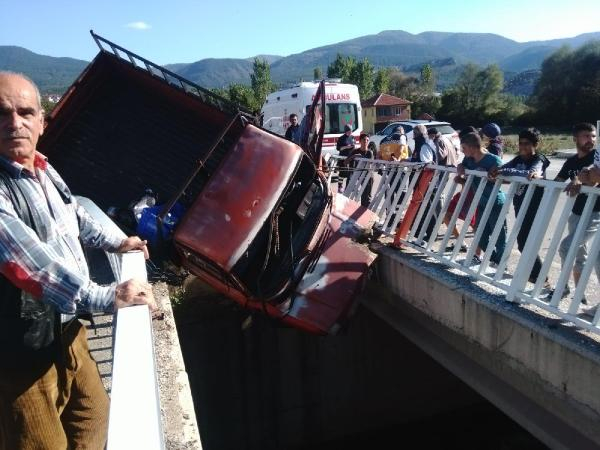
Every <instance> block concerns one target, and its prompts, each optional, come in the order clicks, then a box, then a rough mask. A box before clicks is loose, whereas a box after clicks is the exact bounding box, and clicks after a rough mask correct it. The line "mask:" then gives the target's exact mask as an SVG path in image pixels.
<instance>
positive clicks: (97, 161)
mask: <svg viewBox="0 0 600 450" xmlns="http://www.w3.org/2000/svg"><path fill="white" fill-rule="evenodd" d="M67 100H68V101H67ZM62 108H65V110H64V111H61V109H62ZM59 112H61V114H58V113H59ZM234 117H235V112H233V109H232V110H231V111H222V110H220V109H218V108H216V107H214V106H212V105H210V104H208V103H207V102H203V101H202V100H201V99H200V98H199V97H198V96H195V95H192V94H189V93H187V92H185V91H184V90H182V89H178V88H176V87H175V86H172V85H169V83H167V82H166V81H165V80H163V79H161V78H159V77H157V76H155V75H153V74H151V73H150V72H149V71H147V70H144V69H141V68H138V67H135V66H134V65H132V64H129V63H128V62H126V61H122V60H119V59H118V58H117V57H115V56H113V55H111V54H108V53H104V52H101V53H100V54H99V55H98V56H97V57H96V58H95V59H94V61H92V63H91V64H90V66H88V68H87V69H86V71H85V72H84V73H83V74H82V75H81V77H80V78H79V80H77V82H76V83H75V84H74V85H73V86H72V87H71V89H70V90H69V91H68V93H67V95H66V96H65V97H64V98H63V100H62V101H61V103H60V104H59V105H58V106H57V108H56V109H55V111H54V112H53V114H52V116H51V117H50V120H49V125H48V127H47V129H46V133H45V136H46V137H47V138H46V139H42V140H41V142H40V146H39V147H40V151H42V152H43V153H45V154H46V155H47V156H48V157H49V158H50V161H51V163H52V164H53V165H54V167H56V168H57V170H58V171H59V173H61V175H62V176H63V177H64V178H65V180H66V182H67V183H68V185H69V186H70V187H71V189H72V190H73V191H74V192H76V193H77V194H79V195H83V196H87V197H90V198H93V199H94V200H95V201H96V203H97V204H98V205H99V206H100V207H101V208H103V209H105V210H106V209H107V208H108V207H110V206H117V207H126V206H127V205H128V204H129V203H130V202H132V201H133V200H136V199H137V198H138V197H139V196H141V195H142V194H143V192H144V190H145V189H146V188H151V189H152V190H153V191H154V192H156V193H157V194H158V201H159V202H161V203H162V202H166V201H167V200H169V199H170V198H171V197H172V196H173V195H175V194H176V193H177V191H178V190H179V188H180V187H181V186H182V184H183V183H184V182H185V180H186V179H187V178H188V177H189V175H190V174H191V173H192V172H193V170H194V169H195V167H196V166H197V163H198V160H200V159H202V158H203V157H204V156H206V154H207V152H208V151H209V149H210V148H211V146H212V144H213V141H215V139H217V138H218V136H219V135H220V134H221V132H222V131H223V129H224V128H226V126H227V124H228V123H229V122H230V121H231V120H232V119H233V118H234ZM55 119H56V120H55ZM242 128H243V127H242V124H241V121H240V123H239V124H236V125H234V126H233V127H232V128H231V129H230V131H229V132H228V133H227V135H226V136H225V138H224V139H223V140H222V141H221V143H220V144H219V145H218V146H217V147H216V149H215V151H214V152H213V153H212V154H211V157H210V158H209V159H208V160H207V161H206V162H205V166H204V169H203V170H202V171H201V172H200V174H199V176H197V177H196V178H195V180H194V182H193V183H192V184H191V186H190V189H189V190H188V191H187V192H186V194H187V195H188V196H189V197H191V198H194V197H195V196H196V195H197V193H198V192H199V191H200V190H201V188H202V186H203V184H204V183H205V182H206V180H207V179H208V177H209V176H210V173H212V172H213V171H214V170H215V168H216V167H217V166H218V164H219V163H220V161H221V160H222V158H223V156H224V155H225V154H226V152H227V150H228V149H229V148H230V147H231V146H232V144H233V142H235V141H236V140H237V138H238V136H239V134H240V133H241V131H242Z"/></svg>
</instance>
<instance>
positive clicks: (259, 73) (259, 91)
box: [250, 58, 274, 110]
mask: <svg viewBox="0 0 600 450" xmlns="http://www.w3.org/2000/svg"><path fill="white" fill-rule="evenodd" d="M250 82H251V86H252V92H253V93H254V102H253V103H254V104H253V108H252V109H253V110H256V109H260V108H261V107H262V105H263V104H264V103H265V100H266V99H267V95H269V94H270V93H271V92H273V90H274V85H273V82H272V81H271V67H270V66H269V63H268V62H267V61H265V60H264V59H263V60H261V59H258V58H254V64H253V66H252V73H251V74H250Z"/></svg>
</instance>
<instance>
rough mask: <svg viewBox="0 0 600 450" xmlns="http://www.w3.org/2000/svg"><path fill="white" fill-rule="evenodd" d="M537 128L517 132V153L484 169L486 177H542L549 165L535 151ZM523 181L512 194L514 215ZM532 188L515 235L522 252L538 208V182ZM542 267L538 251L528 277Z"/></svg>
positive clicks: (533, 276)
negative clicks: (500, 163)
mask: <svg viewBox="0 0 600 450" xmlns="http://www.w3.org/2000/svg"><path fill="white" fill-rule="evenodd" d="M540 137H541V135H540V132H539V130H537V129H535V128H528V129H526V130H522V131H521V132H520V133H519V154H518V155H517V156H515V157H514V158H513V159H511V160H510V161H509V162H507V163H506V164H504V165H503V166H502V167H493V168H491V169H490V170H489V171H488V178H490V179H491V180H495V179H496V177H497V176H498V175H504V176H517V177H525V178H527V179H528V180H532V179H534V178H544V179H545V178H546V169H547V168H548V166H549V165H550V161H549V160H548V158H546V157H545V156H544V155H542V154H540V153H537V152H536V150H537V148H538V145H539V143H540ZM527 187H528V185H527V184H521V185H520V186H519V188H518V189H517V191H516V192H515V195H514V197H513V206H514V208H515V217H516V216H518V215H519V211H520V210H521V205H522V204H523V199H524V198H525V192H526V191H527ZM532 189H534V191H533V196H532V197H531V201H530V202H529V204H528V205H527V211H526V212H525V217H524V218H523V222H522V223H521V228H520V229H519V234H518V235H517V246H518V248H519V251H520V252H523V248H525V243H526V242H527V237H528V236H529V231H530V230H531V227H532V225H533V221H534V220H535V215H536V214H537V211H538V208H539V206H540V203H541V201H542V196H543V195H544V189H543V188H542V187H541V186H535V187H533V188H532ZM541 269H542V260H541V259H540V257H539V255H538V256H536V258H535V262H534V263H533V267H532V269H531V273H530V275H529V281H530V282H532V283H535V282H536V281H537V278H538V275H539V274H540V270H541ZM545 287H546V288H547V289H550V285H549V284H548V280H547V279H546V282H545Z"/></svg>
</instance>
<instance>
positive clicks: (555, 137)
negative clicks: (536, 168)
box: [502, 127, 575, 155]
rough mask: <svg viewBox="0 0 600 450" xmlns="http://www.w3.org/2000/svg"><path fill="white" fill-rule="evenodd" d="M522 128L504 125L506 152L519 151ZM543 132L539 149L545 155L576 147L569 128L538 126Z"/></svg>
mask: <svg viewBox="0 0 600 450" xmlns="http://www.w3.org/2000/svg"><path fill="white" fill-rule="evenodd" d="M521 129H522V128H520V127H519V128H518V127H504V128H503V130H502V137H503V138H504V152H505V153H509V154H516V153H517V152H518V151H519V135H518V133H519V131H520V130H521ZM538 129H539V130H540V131H541V133H542V139H541V141H540V145H539V147H538V151H539V152H540V153H543V154H544V155H552V154H553V153H555V152H556V151H558V150H564V149H572V148H575V144H574V143H573V137H572V135H571V132H570V131H569V130H565V129H557V128H545V127H539V128H538Z"/></svg>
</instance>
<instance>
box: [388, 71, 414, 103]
mask: <svg viewBox="0 0 600 450" xmlns="http://www.w3.org/2000/svg"><path fill="white" fill-rule="evenodd" d="M389 78H390V83H389V91H388V93H389V94H391V95H395V96H396V97H400V98H404V99H407V100H411V99H413V98H414V97H415V96H416V92H417V91H418V89H419V80H417V79H416V78H415V77H411V76H408V75H406V74H405V73H403V72H401V71H399V70H398V69H390V71H389ZM411 101H412V100H411Z"/></svg>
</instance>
